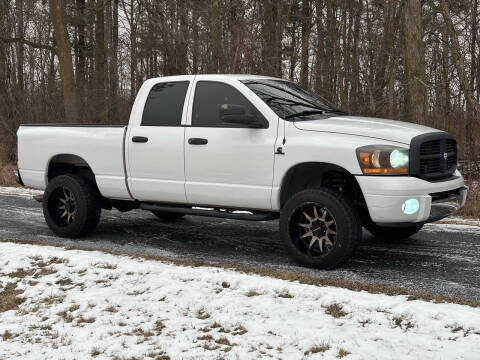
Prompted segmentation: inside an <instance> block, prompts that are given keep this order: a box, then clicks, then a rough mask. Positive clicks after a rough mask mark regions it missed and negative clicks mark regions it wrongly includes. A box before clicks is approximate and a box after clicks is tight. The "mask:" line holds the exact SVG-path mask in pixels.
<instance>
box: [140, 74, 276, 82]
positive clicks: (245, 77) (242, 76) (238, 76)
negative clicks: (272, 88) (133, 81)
mask: <svg viewBox="0 0 480 360" xmlns="http://www.w3.org/2000/svg"><path fill="white" fill-rule="evenodd" d="M194 76H195V77H196V78H206V77H209V78H211V77H219V78H221V77H229V78H234V79H237V80H253V79H264V80H266V79H270V80H283V79H281V78H276V77H272V76H264V75H249V74H198V75H195V74H194V75H172V76H161V77H156V78H151V79H148V80H160V79H162V80H166V79H172V80H177V81H178V80H182V78H183V79H185V80H187V79H191V78H192V77H194ZM148 80H147V81H148Z"/></svg>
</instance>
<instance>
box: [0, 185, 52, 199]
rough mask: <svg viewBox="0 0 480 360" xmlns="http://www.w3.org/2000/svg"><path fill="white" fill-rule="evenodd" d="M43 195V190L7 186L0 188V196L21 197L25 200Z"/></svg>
mask: <svg viewBox="0 0 480 360" xmlns="http://www.w3.org/2000/svg"><path fill="white" fill-rule="evenodd" d="M41 194H43V190H35V189H30V188H26V187H14V186H11V187H8V186H0V195H14V196H21V197H26V198H32V197H33V196H35V195H41Z"/></svg>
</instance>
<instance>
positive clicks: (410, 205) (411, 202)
mask: <svg viewBox="0 0 480 360" xmlns="http://www.w3.org/2000/svg"><path fill="white" fill-rule="evenodd" d="M419 208H420V203H419V202H418V200H417V199H408V200H407V201H405V202H404V203H403V205H402V211H403V213H404V214H407V215H412V214H415V213H416V212H417V211H418V209H419Z"/></svg>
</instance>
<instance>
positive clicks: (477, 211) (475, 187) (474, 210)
mask: <svg viewBox="0 0 480 360" xmlns="http://www.w3.org/2000/svg"><path fill="white" fill-rule="evenodd" d="M466 184H467V185H468V186H469V189H468V194H467V201H466V203H465V206H464V207H463V208H461V209H460V210H459V211H458V212H456V213H455V215H456V216H465V217H474V218H480V184H479V183H478V180H477V181H476V182H472V181H467V182H466Z"/></svg>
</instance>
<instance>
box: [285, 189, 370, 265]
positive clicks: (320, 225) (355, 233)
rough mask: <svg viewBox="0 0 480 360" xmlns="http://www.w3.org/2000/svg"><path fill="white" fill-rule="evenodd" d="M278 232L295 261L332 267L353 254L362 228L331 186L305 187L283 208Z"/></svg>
mask: <svg viewBox="0 0 480 360" xmlns="http://www.w3.org/2000/svg"><path fill="white" fill-rule="evenodd" d="M280 233H281V237H282V239H283V242H284V245H285V247H286V249H287V251H288V253H289V254H290V256H291V257H292V258H293V259H294V260H296V261H297V262H299V263H301V264H303V265H306V266H310V267H316V268H321V269H332V268H334V267H336V266H338V265H340V264H342V263H343V262H344V261H345V260H347V259H348V258H349V257H350V256H351V255H352V253H353V251H354V250H355V247H356V246H357V244H358V243H359V242H360V240H361V236H362V228H361V226H360V222H359V219H358V216H357V213H356V211H355V209H354V207H353V206H352V205H351V204H350V202H349V201H348V200H347V199H346V198H345V197H344V196H343V195H342V194H340V193H338V192H336V191H332V190H330V189H321V190H304V191H301V192H299V193H297V194H295V195H293V196H292V197H291V198H290V199H289V200H288V201H287V203H286V204H285V206H284V208H283V209H282V212H281V215H280Z"/></svg>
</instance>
